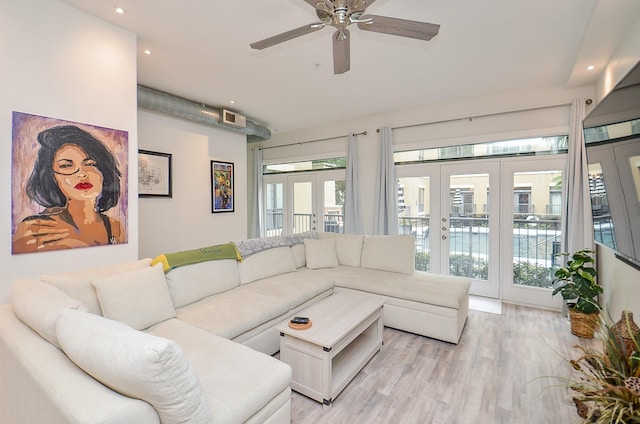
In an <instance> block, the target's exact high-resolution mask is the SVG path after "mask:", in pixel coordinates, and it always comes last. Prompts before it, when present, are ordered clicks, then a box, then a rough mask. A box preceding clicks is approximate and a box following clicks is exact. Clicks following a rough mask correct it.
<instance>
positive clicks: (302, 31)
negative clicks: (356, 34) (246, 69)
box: [249, 22, 324, 50]
mask: <svg viewBox="0 0 640 424" xmlns="http://www.w3.org/2000/svg"><path fill="white" fill-rule="evenodd" d="M322 28H324V24H323V23H322V22H318V23H314V24H309V25H305V26H302V27H300V28H296V29H292V30H291V31H287V32H283V33H282V34H278V35H274V36H273V37H269V38H265V39H264V40H260V41H256V42H255V43H251V44H249V45H250V46H251V48H252V49H257V50H262V49H266V48H267V47H271V46H275V45H276V44H280V43H283V42H285V41H289V40H292V39H294V38H296V37H300V36H302V35H306V34H309V33H311V32H314V31H317V30H319V29H322Z"/></svg>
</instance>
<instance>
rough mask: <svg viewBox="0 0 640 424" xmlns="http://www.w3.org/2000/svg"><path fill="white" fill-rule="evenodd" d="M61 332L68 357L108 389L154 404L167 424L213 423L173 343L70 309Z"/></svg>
mask: <svg viewBox="0 0 640 424" xmlns="http://www.w3.org/2000/svg"><path fill="white" fill-rule="evenodd" d="M56 333H57V336H58V340H59V341H60V346H61V347H62V350H63V351H64V353H65V354H66V355H67V356H68V357H69V359H71V360H72V361H73V362H74V363H75V364H76V365H77V366H78V367H80V368H81V369H82V370H84V371H85V372H86V373H87V374H89V375H91V376H92V377H93V378H95V379H96V380H98V381H100V382H101V383H102V384H104V385H105V386H107V387H109V388H111V389H112V390H115V391H116V392H118V393H121V394H123V395H125V396H129V397H132V398H136V399H142V400H144V401H146V402H148V403H150V404H151V405H152V406H153V407H154V408H155V409H156V411H157V412H158V415H159V416H160V422H161V423H187V422H188V423H199V424H200V423H201V424H204V423H210V422H212V416H211V411H210V409H209V405H208V403H207V400H206V398H205V396H204V394H203V392H202V388H201V387H200V383H199V381H198V378H197V377H196V375H195V373H194V372H193V369H192V368H191V365H190V364H189V362H187V360H186V358H185V357H184V354H183V352H182V350H181V349H180V347H179V346H178V345H177V344H176V343H175V342H174V341H172V340H168V339H165V338H162V337H158V336H154V335H151V334H147V333H143V332H141V331H136V330H134V329H132V328H130V327H128V326H126V325H124V324H123V323H120V322H117V321H112V320H109V319H107V318H103V317H101V316H97V315H93V314H88V313H83V312H80V311H72V310H67V311H64V312H63V313H61V314H60V318H59V319H58V323H57V326H56Z"/></svg>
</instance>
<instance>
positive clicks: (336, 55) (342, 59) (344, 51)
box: [333, 29, 351, 75]
mask: <svg viewBox="0 0 640 424" xmlns="http://www.w3.org/2000/svg"><path fill="white" fill-rule="evenodd" d="M350 39H351V37H349V30H348V29H339V30H338V31H336V33H335V34H334V35H333V73H334V74H336V75H337V74H344V73H345V72H347V71H348V70H349V69H351V53H350V48H349V45H350V44H351V43H350Z"/></svg>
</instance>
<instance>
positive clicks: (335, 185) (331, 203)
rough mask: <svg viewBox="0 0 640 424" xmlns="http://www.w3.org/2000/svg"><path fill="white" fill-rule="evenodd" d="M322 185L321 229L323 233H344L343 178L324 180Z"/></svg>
mask: <svg viewBox="0 0 640 424" xmlns="http://www.w3.org/2000/svg"><path fill="white" fill-rule="evenodd" d="M323 186H324V192H323V200H322V203H323V208H322V209H323V210H322V216H323V220H322V222H323V228H322V229H321V230H322V231H324V232H325V233H344V195H345V180H333V179H332V180H326V181H324V183H323Z"/></svg>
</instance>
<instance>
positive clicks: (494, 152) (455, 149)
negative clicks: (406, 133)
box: [393, 135, 569, 164]
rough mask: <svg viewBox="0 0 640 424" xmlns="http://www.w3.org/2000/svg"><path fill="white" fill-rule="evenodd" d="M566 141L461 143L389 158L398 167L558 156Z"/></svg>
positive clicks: (537, 139) (561, 138)
mask: <svg viewBox="0 0 640 424" xmlns="http://www.w3.org/2000/svg"><path fill="white" fill-rule="evenodd" d="M568 140H569V137H568V136H566V135H560V136H551V137H535V138H527V139H521V140H506V141H492V142H488V143H477V144H463V145H460V146H448V147H436V148H433V149H418V150H405V151H402V152H395V153H394V154H393V159H394V161H395V162H396V163H397V164H402V163H412V162H430V161H437V160H451V159H480V158H487V157H492V156H519V155H543V154H558V153H566V152H567V146H568Z"/></svg>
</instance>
